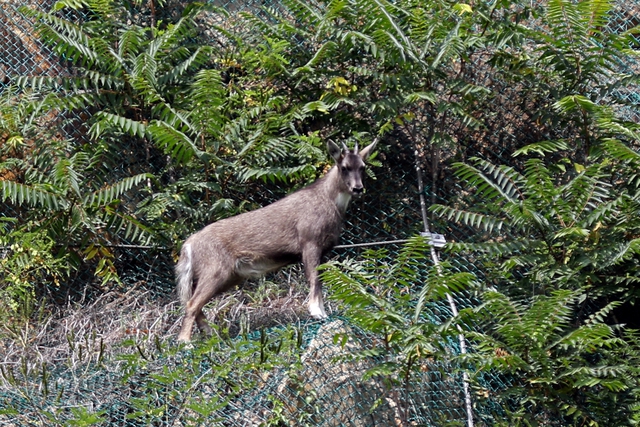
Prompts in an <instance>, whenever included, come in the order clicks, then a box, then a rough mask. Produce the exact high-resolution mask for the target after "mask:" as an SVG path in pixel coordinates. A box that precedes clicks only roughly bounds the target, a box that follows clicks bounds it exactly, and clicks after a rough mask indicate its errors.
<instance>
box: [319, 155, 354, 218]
mask: <svg viewBox="0 0 640 427" xmlns="http://www.w3.org/2000/svg"><path fill="white" fill-rule="evenodd" d="M324 191H325V194H326V195H327V198H328V199H329V200H331V201H332V202H334V203H335V206H336V208H337V209H338V211H339V212H340V215H343V216H344V214H345V212H346V211H347V206H349V202H350V201H351V194H350V193H349V191H348V190H347V189H346V188H344V185H343V184H342V181H341V180H340V171H339V170H338V168H337V167H336V166H334V167H332V168H331V169H330V170H329V172H328V173H327V175H326V176H325V180H324Z"/></svg>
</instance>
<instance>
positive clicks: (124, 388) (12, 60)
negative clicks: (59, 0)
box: [0, 0, 640, 426]
mask: <svg viewBox="0 0 640 427" xmlns="http://www.w3.org/2000/svg"><path fill="white" fill-rule="evenodd" d="M52 3H53V2H52V1H48V0H47V1H33V2H26V1H24V0H3V1H2V2H1V3H0V34H1V36H2V40H3V42H2V44H1V45H0V85H5V84H7V83H8V82H9V81H10V78H11V77H12V76H16V75H32V76H33V75H43V76H44V75H46V76H56V75H61V74H64V73H67V72H69V71H68V70H67V68H66V65H65V64H64V63H62V62H61V61H60V60H59V58H58V56H57V55H55V54H54V53H52V52H51V51H50V50H49V49H48V48H47V47H45V46H43V45H42V44H41V43H40V42H39V41H38V39H37V38H36V37H35V36H34V33H33V27H32V23H30V22H29V21H28V20H27V19H26V18H25V17H24V16H23V15H22V14H21V13H20V12H19V10H18V8H19V7H20V6H24V5H26V6H30V7H36V8H39V9H42V10H48V9H49V8H50V7H51V5H52ZM214 3H215V4H216V5H217V6H221V7H224V8H225V9H227V10H228V11H229V12H231V13H235V12H238V11H240V10H249V11H258V10H260V8H262V7H263V6H265V5H266V4H265V2H252V1H247V2H241V1H238V2H218V1H214ZM269 5H272V4H269ZM267 6H268V5H267ZM639 17H640V3H638V2H637V1H634V2H631V3H629V2H626V3H622V2H621V3H620V7H619V8H618V9H617V10H616V13H615V15H614V16H612V19H611V26H612V28H614V29H616V30H620V31H622V30H626V29H628V28H631V27H633V26H635V25H637V24H638V23H640V18H639ZM623 65H624V66H625V67H629V66H631V67H633V66H635V64H623ZM476 79H477V81H476V83H477V84H478V85H480V86H485V87H493V88H495V92H496V93H498V94H500V95H499V96H498V97H497V98H494V99H492V100H491V103H492V105H491V106H489V105H487V106H484V107H485V108H486V109H487V111H491V114H490V115H487V116H486V117H484V118H483V119H484V120H483V121H484V124H485V126H484V128H483V129H481V130H477V131H475V132H473V133H467V132H466V129H463V128H462V127H461V128H460V129H459V130H458V131H455V130H454V133H456V135H455V137H456V148H455V150H456V152H455V153H452V152H449V151H447V149H446V148H443V147H430V148H427V149H425V150H427V151H428V150H434V152H425V153H422V154H423V157H424V158H434V157H436V158H440V159H441V160H442V161H441V162H438V163H436V162H433V163H432V162H423V163H422V164H420V167H421V168H422V175H423V176H424V177H425V182H424V185H425V192H424V196H425V197H426V199H427V200H428V201H429V202H431V203H433V202H441V201H448V200H451V199H452V198H456V197H461V196H460V192H459V188H458V185H457V183H456V181H455V180H454V179H453V177H452V175H451V172H450V169H449V168H448V167H447V165H448V163H450V162H452V161H453V160H454V159H455V160H461V159H462V160H464V159H466V158H469V157H471V156H481V157H484V158H486V159H488V160H491V161H496V162H500V163H510V162H512V159H511V158H510V153H511V151H512V149H513V147H514V146H522V145H524V144H526V143H527V142H536V141H539V140H540V134H539V130H540V129H539V126H538V124H537V122H536V120H537V119H536V117H534V116H533V115H531V114H530V111H533V110H534V109H533V108H529V107H530V106H529V105H528V104H527V102H526V99H524V97H525V96H526V95H525V94H523V93H519V92H518V90H519V89H520V88H512V87H509V86H508V85H507V84H506V83H505V82H503V81H501V80H500V79H499V78H498V77H496V76H492V75H488V74H483V72H482V70H480V71H479V72H478V74H477V76H476ZM620 95H621V96H623V97H624V98H625V99H627V100H628V101H629V102H630V103H635V104H638V103H640V92H638V91H633V90H628V89H627V91H626V92H625V93H621V94H620ZM479 108H480V109H482V108H483V106H480V107H479ZM637 114H638V112H637V110H633V109H629V110H628V111H627V112H626V115H627V116H628V118H629V119H632V120H635V121H638V120H639V119H640V118H639V117H638V115H637ZM80 120H81V118H80ZM386 143H387V149H386V150H385V152H384V153H383V158H382V162H383V165H384V166H383V167H381V168H379V169H377V170H376V171H375V174H376V176H377V179H376V180H375V181H372V180H369V181H368V182H367V195H366V196H365V197H364V198H363V199H362V200H360V201H356V202H354V203H353V204H352V205H351V206H350V211H349V213H348V217H347V221H346V224H345V231H344V234H343V236H342V240H341V243H342V244H344V246H343V247H339V248H337V249H336V250H335V251H334V256H336V257H338V258H340V257H344V256H347V255H348V256H355V257H357V256H358V253H359V251H361V250H362V247H353V244H360V243H367V244H368V243H375V242H388V241H402V240H404V239H407V238H408V237H410V236H412V235H414V234H416V233H417V232H419V231H421V230H422V229H423V223H422V215H421V212H420V200H419V197H420V194H419V191H418V182H417V176H416V169H415V164H416V158H415V153H414V149H413V145H412V143H411V141H410V138H408V136H407V135H404V134H403V133H402V132H400V131H396V132H394V134H393V135H391V137H389V138H388V139H387V140H386ZM435 150H439V152H438V153H435ZM139 161H143V162H145V163H149V162H152V159H134V158H132V159H128V160H127V159H125V160H123V173H124V169H131V167H130V166H131V164H133V163H135V162H139ZM127 162H130V163H129V164H127V165H126V166H125V165H124V164H125V163H127ZM278 192H279V190H278V189H274V188H272V187H269V186H265V188H264V193H266V194H268V195H269V197H263V200H262V201H266V200H269V199H270V198H277V197H279V196H281V195H282V193H278ZM431 229H432V231H434V232H437V233H442V234H445V235H446V237H447V239H449V240H456V241H461V240H465V239H467V238H468V237H469V236H470V234H471V233H472V231H471V230H470V229H464V228H459V227H457V226H455V225H454V224H446V223H442V222H438V221H436V222H435V224H433V225H432V227H431ZM389 247H392V248H394V249H397V248H398V247H399V244H395V245H390V246H389ZM115 253H116V263H117V265H118V268H119V269H120V271H123V272H125V273H124V274H122V279H123V281H124V287H125V288H126V287H127V286H134V285H136V284H140V283H144V284H145V286H146V287H147V288H148V289H153V292H154V293H155V295H157V296H158V297H163V298H166V297H172V295H173V292H174V290H173V289H174V281H173V269H172V267H171V266H172V265H173V259H172V254H171V253H170V251H168V250H165V249H162V248H143V247H132V246H127V245H122V246H121V247H117V248H115ZM451 262H452V263H453V264H454V265H456V266H457V267H458V268H459V269H460V270H463V271H468V270H473V266H472V265H470V264H469V263H468V262H467V261H465V260H460V259H454V260H451ZM90 276H91V273H90V272H87V275H86V277H76V279H75V280H77V281H86V282H90V281H91V280H92V278H91V277H90ZM73 289H75V287H74V285H73V284H70V285H69V287H68V288H67V289H66V291H65V289H60V288H58V289H56V294H55V295H54V297H57V298H59V299H60V300H61V301H62V302H64V301H65V300H68V299H69V298H70V295H69V294H70V293H71V292H73ZM72 297H73V296H72ZM85 297H86V295H85ZM457 303H458V304H459V305H460V306H469V305H471V304H472V302H471V301H465V300H459V301H457ZM434 311H438V312H440V313H441V314H442V316H443V319H446V318H447V317H448V316H450V315H451V313H450V310H449V308H448V307H446V306H444V307H437V308H434ZM276 329H277V328H276ZM300 329H301V336H303V337H304V338H303V339H302V340H301V343H302V344H301V345H302V347H304V351H303V353H302V354H303V355H302V357H301V360H302V362H301V363H300V365H298V366H296V369H295V375H293V374H292V371H284V370H282V371H274V372H273V373H272V374H271V375H267V376H265V375H262V376H260V375H258V376H256V378H255V380H254V381H253V384H254V387H253V389H252V390H250V391H249V390H248V391H246V392H245V393H237V392H236V393H235V394H234V396H235V397H234V399H233V402H231V404H227V405H224V407H223V409H216V410H213V411H212V412H211V414H210V417H211V418H210V419H211V420H215V421H212V425H214V424H215V425H225V426H248V425H251V426H257V425H285V421H281V424H277V423H276V421H274V420H275V419H276V418H275V415H274V414H275V413H276V412H277V411H280V416H281V420H288V421H287V422H288V423H289V425H322V426H334V425H335V426H338V425H344V426H377V425H384V426H391V425H444V424H445V423H450V424H455V423H457V425H463V424H464V423H465V420H466V417H467V415H466V412H465V405H464V401H465V396H464V395H463V384H462V377H461V376H460V375H458V374H452V373H451V372H450V367H448V366H446V365H443V364H441V363H439V362H437V361H433V363H431V364H429V365H428V366H427V365H425V367H424V369H423V370H422V372H423V374H422V377H421V378H419V379H415V380H414V381H413V382H412V383H411V385H410V386H408V387H405V388H402V389H401V390H402V391H401V392H402V393H405V395H404V396H402V399H400V398H398V399H396V400H394V397H393V395H389V394H388V393H387V396H390V397H387V398H385V399H383V400H379V397H380V396H381V395H383V394H384V393H382V389H381V387H383V386H382V385H381V384H379V383H377V382H375V381H373V380H369V381H362V380H361V377H362V374H363V373H364V372H365V370H366V369H367V368H368V366H366V365H365V364H363V363H364V362H357V361H353V360H348V359H345V358H344V356H345V354H347V353H348V352H350V351H354V350H357V349H360V350H361V349H363V348H364V349H366V348H367V347H372V346H375V345H379V343H376V342H375V340H374V339H373V338H371V337H368V336H366V335H364V334H362V333H361V332H359V331H357V330H354V329H353V328H352V327H351V326H350V325H348V324H346V323H345V322H344V321H342V320H341V319H339V318H332V319H330V321H329V322H327V323H324V324H320V323H317V322H314V321H304V322H302V323H301V324H300ZM347 332H348V333H349V334H350V335H353V336H354V337H356V338H354V342H350V343H348V344H347V345H346V346H340V345H337V344H336V343H335V340H334V336H335V335H336V334H341V333H347ZM272 333H274V334H276V335H277V333H278V331H277V330H276V331H275V332H272ZM356 340H357V341H359V342H355V341H356ZM450 347H451V351H452V352H457V351H459V348H458V346H457V344H456V343H451V345H450ZM181 362H182V361H181V360H176V359H175V358H171V357H164V356H158V357H156V358H155V359H154V360H153V362H152V363H151V365H152V366H150V367H149V370H148V371H147V372H136V373H132V374H131V375H129V376H123V375H122V371H121V370H120V369H116V368H115V367H114V366H115V365H114V366H109V365H107V366H105V365H101V364H99V363H95V364H89V365H85V366H80V365H77V366H61V367H60V368H59V369H57V370H56V371H55V372H48V373H44V372H43V373H41V374H40V377H39V378H40V379H39V380H38V382H37V384H39V385H38V386H34V388H33V389H32V390H30V392H31V393H32V394H31V395H30V396H25V395H24V393H22V394H21V393H20V392H16V393H14V394H11V393H8V394H5V395H4V396H3V399H5V402H10V404H11V407H12V408H20V409H21V410H22V411H24V413H25V414H26V413H31V412H32V413H33V414H32V416H33V417H34V425H35V424H38V423H40V424H43V423H46V419H44V418H42V419H40V420H37V419H36V418H37V416H38V415H37V414H36V412H37V411H36V410H35V409H36V408H38V407H40V408H42V409H43V410H46V409H47V408H48V407H52V406H55V405H67V406H68V407H69V408H80V407H87V408H91V409H92V410H98V411H101V413H102V414H103V420H104V421H105V422H106V423H107V424H110V425H123V426H124V425H143V424H144V425H163V426H164V425H176V423H180V422H181V421H180V420H183V419H184V413H183V412H182V411H184V408H182V407H181V406H180V405H179V404H178V403H177V402H174V401H171V397H170V394H166V393H165V394H163V393H161V392H159V390H161V389H163V388H164V387H168V386H167V385H166V384H164V383H162V380H161V379H159V378H156V379H153V380H152V381H151V383H153V384H155V385H154V386H153V387H151V388H149V386H148V385H147V386H146V387H147V388H146V389H139V390H137V389H136V387H137V386H138V385H140V384H149V383H148V382H146V381H147V379H143V378H141V377H142V376H144V375H148V374H150V373H154V372H159V371H162V366H173V367H175V366H178V365H179V364H180V363H181ZM211 363H215V362H211ZM199 369H202V371H200V373H201V374H203V378H205V377H206V378H207V380H208V381H210V382H209V383H207V384H204V385H202V387H204V389H199V390H198V392H199V393H202V397H203V399H213V398H216V399H223V398H224V397H223V394H222V393H221V391H220V390H224V389H225V388H228V387H229V383H228V378H221V377H219V378H214V377H212V376H206V375H204V372H210V371H207V370H208V369H209V368H208V367H207V366H206V364H204V365H202V366H199ZM78 370H85V371H92V373H91V374H90V375H84V376H81V375H79V374H80V373H79V371H78ZM47 376H48V378H51V381H53V383H51V384H50V385H49V389H48V390H47V393H43V392H42V389H41V385H42V381H40V380H41V379H42V378H45V377H47ZM503 380H504V379H499V378H487V384H490V383H499V382H500V381H503ZM226 381H227V382H226ZM498 385H499V384H498ZM488 387H490V386H488ZM150 392H154V393H157V401H156V402H155V404H156V407H157V408H159V413H162V415H158V416H154V415H152V414H150V415H149V416H148V417H147V418H144V417H141V416H140V414H138V413H136V408H135V404H134V403H132V402H135V401H136V399H141V398H142V397H144V396H145V393H150ZM168 396H169V397H168ZM0 401H2V400H0ZM401 402H402V403H401ZM407 402H410V406H403V405H407ZM371 408H375V409H371ZM192 410H195V409H192ZM69 411H71V409H69ZM406 411H408V412H410V414H409V416H407V415H406V413H405V414H402V412H406ZM303 415H304V416H305V417H306V419H304V420H302V418H303ZM476 416H477V417H481V416H482V414H481V412H478V413H476ZM442 417H446V419H442ZM21 419H24V418H21ZM194 419H195V418H194ZM407 419H408V420H411V423H410V424H399V423H401V421H400V420H407ZM7 420H8V421H7ZM11 420H12V417H11V414H9V415H8V417H7V416H5V418H4V419H3V418H2V416H1V415H0V423H2V424H3V425H9V426H11V425H19V423H18V422H15V423H14V422H13V421H11ZM140 420H143V421H140ZM291 420H297V421H291ZM295 422H297V423H298V424H295ZM270 423H271V424H270Z"/></svg>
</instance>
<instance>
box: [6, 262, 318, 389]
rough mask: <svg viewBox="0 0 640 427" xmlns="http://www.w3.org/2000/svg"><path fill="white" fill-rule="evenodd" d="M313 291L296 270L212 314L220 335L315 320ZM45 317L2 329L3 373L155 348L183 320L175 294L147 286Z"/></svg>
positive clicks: (221, 303) (254, 286) (250, 288)
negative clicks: (310, 304) (310, 307)
mask: <svg viewBox="0 0 640 427" xmlns="http://www.w3.org/2000/svg"><path fill="white" fill-rule="evenodd" d="M307 292H308V287H307V284H306V280H305V279H304V274H303V273H302V269H301V268H300V266H293V267H290V268H287V269H284V270H282V271H280V272H278V273H276V274H274V275H271V276H269V277H267V278H266V279H261V280H258V281H254V282H249V283H246V284H245V285H244V286H243V287H242V288H241V289H236V290H234V291H232V292H229V293H226V294H224V295H222V296H220V297H218V298H214V299H213V300H212V301H211V302H210V303H209V304H208V305H207V307H206V308H205V312H206V315H207V317H208V319H209V322H210V323H211V324H212V325H213V324H215V325H218V327H219V330H220V333H223V334H228V335H230V336H235V335H237V334H239V333H241V332H248V331H251V330H256V329H260V328H263V327H272V326H276V325H279V324H287V323H295V322H297V321H299V320H301V319H304V318H307V317H308V314H307V309H306V301H305V300H306V298H307ZM43 312H45V313H47V314H46V315H43V316H41V318H40V320H35V321H34V320H32V321H28V322H22V323H20V324H19V325H4V327H2V329H0V354H2V356H0V367H1V368H3V369H15V368H21V369H22V367H24V366H26V367H27V368H28V369H39V367H40V366H42V365H43V364H46V365H48V366H61V365H62V364H64V365H67V366H69V365H72V366H78V365H82V364H86V363H89V362H97V361H99V360H100V359H104V358H112V356H115V355H118V354H121V353H123V352H127V351H131V350H130V349H127V348H124V347H123V346H122V343H123V342H125V341H127V340H131V339H135V340H136V342H139V343H142V344H141V345H148V346H153V343H154V342H155V341H156V340H160V341H161V342H168V343H172V342H173V341H174V339H175V337H176V336H177V334H178V331H179V329H180V323H181V321H182V310H181V307H180V305H179V303H178V301H177V298H176V297H175V295H170V296H167V297H162V298H158V297H156V296H154V295H153V294H152V293H151V292H150V291H149V290H148V289H145V288H144V287H142V286H134V287H132V288H130V289H128V290H126V291H125V292H117V291H110V292H107V293H104V294H102V295H101V296H100V297H98V298H96V299H95V300H93V301H90V302H88V303H84V304H70V305H67V306H64V307H47V308H46V309H45V310H43ZM194 338H196V339H197V336H196V335H194ZM145 343H146V344H145ZM0 381H1V378H0ZM5 385H6V384H5Z"/></svg>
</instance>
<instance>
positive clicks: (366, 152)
mask: <svg viewBox="0 0 640 427" xmlns="http://www.w3.org/2000/svg"><path fill="white" fill-rule="evenodd" d="M378 139H379V138H376V139H374V140H373V142H372V143H371V144H369V145H367V146H366V147H364V148H363V149H362V150H360V153H359V154H360V157H361V158H362V160H367V158H368V157H369V156H370V155H371V153H373V150H375V148H376V144H377V143H378Z"/></svg>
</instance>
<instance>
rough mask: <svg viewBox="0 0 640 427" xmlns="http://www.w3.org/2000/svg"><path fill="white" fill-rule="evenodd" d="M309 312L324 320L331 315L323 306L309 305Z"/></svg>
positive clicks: (314, 316)
mask: <svg viewBox="0 0 640 427" xmlns="http://www.w3.org/2000/svg"><path fill="white" fill-rule="evenodd" d="M309 314H310V315H311V317H313V318H314V319H318V320H324V319H326V318H327V317H329V316H327V313H326V312H325V311H324V308H322V307H309Z"/></svg>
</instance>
